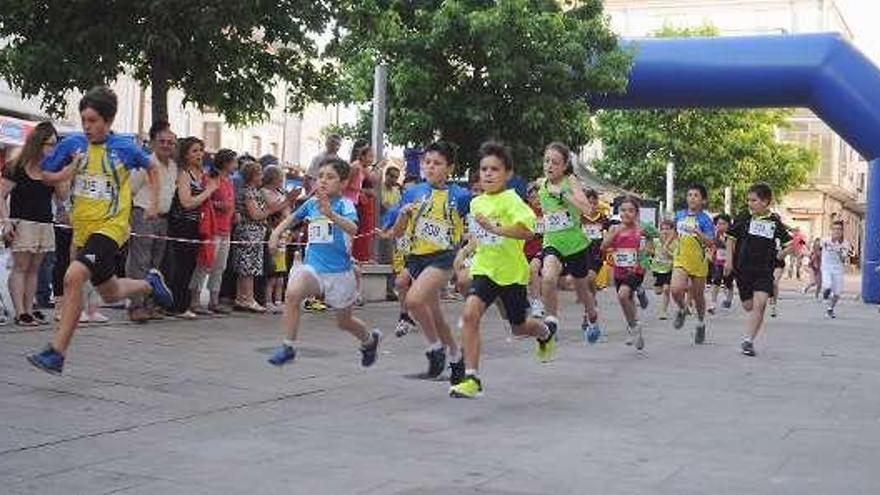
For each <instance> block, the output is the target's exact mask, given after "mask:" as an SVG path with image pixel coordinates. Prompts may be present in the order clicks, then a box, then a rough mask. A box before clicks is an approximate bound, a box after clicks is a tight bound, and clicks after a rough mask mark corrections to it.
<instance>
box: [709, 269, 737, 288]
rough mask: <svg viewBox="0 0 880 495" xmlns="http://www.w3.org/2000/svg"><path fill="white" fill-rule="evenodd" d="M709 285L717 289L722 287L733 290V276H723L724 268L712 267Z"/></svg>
mask: <svg viewBox="0 0 880 495" xmlns="http://www.w3.org/2000/svg"><path fill="white" fill-rule="evenodd" d="M709 277H710V278H709V283H710V284H712V285H715V286H718V287H721V286H722V285H723V286H724V288H726V289H732V288H733V274H730V275H728V276H726V277H725V276H724V266H721V265H712V271H711V272H710V276H709Z"/></svg>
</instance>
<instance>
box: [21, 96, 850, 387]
mask: <svg viewBox="0 0 880 495" xmlns="http://www.w3.org/2000/svg"><path fill="white" fill-rule="evenodd" d="M107 93H108V91H107V90H100V89H99V90H96V91H95V90H93V91H92V92H89V93H87V94H86V96H85V97H84V98H83V100H82V101H81V103H80V112H81V116H82V122H83V130H84V133H82V134H77V135H73V136H70V137H68V138H66V139H64V140H63V141H61V142H60V143H59V144H58V146H57V147H56V148H55V150H54V151H53V152H52V154H51V155H49V156H48V157H47V158H46V159H45V160H44V161H43V163H42V169H43V180H44V181H46V182H47V183H49V184H51V183H57V182H62V181H67V182H70V181H71V180H72V181H73V184H74V188H73V191H72V194H73V198H74V200H73V209H72V211H71V224H72V226H73V235H74V239H73V242H74V245H75V246H76V248H77V255H76V258H75V260H74V261H73V262H72V263H71V265H70V267H69V268H68V269H67V274H66V277H65V288H66V289H67V290H70V291H72V292H73V295H72V297H65V299H64V302H63V306H62V308H61V318H60V322H59V325H58V328H57V330H56V333H55V335H54V337H53V339H52V341H51V343H50V344H49V345H47V346H46V348H45V349H43V350H42V351H39V352H36V353H34V354H31V355H30V356H28V360H29V361H30V362H31V363H32V364H33V365H34V366H36V367H38V368H40V369H42V370H45V371H48V372H52V373H61V371H62V369H63V365H64V359H65V355H66V354H67V350H68V348H69V346H70V344H71V339H72V337H73V334H74V331H75V329H76V327H77V324H78V321H79V316H80V311H81V309H82V308H81V299H80V298H79V297H76V295H75V294H76V293H78V292H81V291H82V290H83V287H84V285H85V284H86V281H90V282H91V284H92V285H93V286H94V287H95V288H96V289H97V290H98V292H99V293H100V294H101V295H102V297H103V298H104V299H105V300H106V301H108V302H112V301H116V300H121V299H125V298H130V297H133V296H145V297H150V298H152V299H153V300H155V302H156V303H157V304H159V305H161V306H165V307H170V306H172V305H173V303H174V301H173V296H172V293H171V291H170V290H169V289H168V287H167V286H166V284H165V281H164V279H163V276H162V274H161V273H160V272H159V271H157V270H151V271H149V272H148V273H147V274H146V277H145V278H144V279H143V280H136V279H128V278H118V277H117V276H116V275H115V272H114V269H113V264H114V263H115V254H116V252H117V250H118V249H119V247H120V246H121V245H122V243H124V242H125V240H126V239H127V236H128V231H129V218H128V211H127V210H126V209H125V208H118V207H115V206H114V205H116V204H118V202H120V201H122V202H125V201H131V193H130V191H129V190H128V188H129V187H130V186H129V184H128V170H131V169H136V168H145V169H147V170H148V171H149V170H150V169H151V168H152V166H153V164H152V163H151V160H150V158H149V155H147V154H146V153H145V152H144V151H143V150H141V149H140V148H139V147H138V146H137V145H135V144H134V143H133V142H131V141H128V140H125V139H119V138H117V137H116V135H114V134H112V133H111V131H110V127H111V125H112V122H113V117H114V115H115V100H113V101H110V100H109V99H108V96H107ZM111 94H112V93H111ZM571 160H572V153H571V151H570V150H569V149H568V147H566V146H565V145H564V144H562V143H557V142H554V143H550V144H548V145H547V147H546V149H545V150H544V154H543V176H542V177H541V178H539V179H538V180H536V181H534V182H533V183H531V184H529V187H528V189H527V194H526V197H525V198H523V197H521V196H520V195H519V194H518V193H517V192H516V191H515V190H514V189H511V188H509V187H508V183H509V181H510V179H511V177H512V175H513V172H514V163H513V160H512V158H511V155H510V152H509V150H508V148H507V147H506V146H505V145H504V144H503V143H500V142H495V141H489V142H486V143H483V145H482V146H481V147H480V150H479V170H478V179H477V180H476V181H475V182H474V183H473V186H472V187H470V188H468V187H464V186H461V185H458V184H457V183H455V182H454V181H452V180H451V174H452V173H453V170H454V166H455V163H456V156H455V151H454V147H453V146H452V145H451V144H450V143H447V142H444V141H437V142H434V143H432V144H430V145H429V146H427V147H426V149H425V153H424V156H423V158H422V161H421V176H422V178H423V181H422V182H420V183H418V184H415V185H413V186H412V187H409V188H408V189H406V190H405V191H404V192H403V194H402V196H401V198H400V201H399V203H398V204H397V205H396V206H395V207H393V208H391V209H390V211H388V212H387V214H386V215H385V217H384V218H383V221H382V223H381V225H380V227H379V228H377V229H376V231H375V232H373V233H370V235H377V236H380V237H382V238H385V239H393V240H395V242H396V246H397V249H396V256H395V260H394V266H395V268H396V280H395V288H396V291H397V293H398V296H399V300H400V308H399V309H400V317H399V321H398V323H397V327H396V329H395V334H396V335H397V336H398V337H401V336H403V335H406V334H408V333H410V332H411V331H412V330H413V329H415V328H416V327H417V328H418V329H419V330H420V333H421V335H422V336H423V337H424V339H425V341H426V348H425V357H426V359H427V369H426V371H425V373H424V376H425V377H426V378H437V377H439V376H441V375H442V374H443V373H444V372H445V371H446V370H447V368H448V369H449V382H450V388H449V395H450V396H452V397H459V398H473V397H477V396H478V395H480V394H481V393H482V390H483V387H482V383H481V379H480V374H479V365H480V350H481V349H480V347H481V338H480V332H481V322H482V320H483V317H484V315H485V313H486V312H487V310H489V308H490V307H491V306H493V305H494V306H497V307H498V310H499V311H500V313H501V315H502V317H503V318H504V319H505V321H506V322H507V327H508V328H509V330H510V332H512V334H513V335H515V336H519V337H523V338H531V339H534V341H535V354H536V358H537V360H538V361H540V362H548V361H552V360H553V359H554V356H555V352H556V347H557V345H558V340H559V339H558V336H559V333H560V332H562V331H567V329H569V328H572V327H577V322H565V321H561V319H560V311H559V305H560V298H559V292H560V290H561V288H567V287H569V286H570V287H572V288H573V290H574V292H575V294H576V298H577V302H578V304H581V305H583V321H582V322H580V327H579V332H582V333H583V338H584V340H585V341H586V342H587V343H590V344H593V343H596V342H598V341H599V340H600V339H602V338H603V335H604V334H606V332H607V329H606V328H603V321H602V317H601V316H602V315H600V314H599V312H598V306H597V302H596V301H597V293H598V291H599V290H601V288H603V287H605V286H606V285H607V286H608V287H607V289H606V290H613V291H615V292H616V298H617V301H618V303H619V306H620V309H621V312H622V314H623V316H624V319H625V321H626V330H625V331H626V344H627V345H631V346H632V347H633V348H634V349H635V350H636V351H637V352H641V351H642V350H643V349H644V348H645V346H646V340H647V335H646V334H647V332H646V330H647V326H648V325H647V321H648V318H647V317H646V311H645V310H646V309H647V308H648V304H649V298H648V295H647V294H646V291H645V289H644V287H643V286H644V284H645V283H646V282H648V281H652V283H653V286H654V292H655V294H656V295H657V297H656V303H655V305H656V306H657V308H656V310H655V313H656V319H657V320H659V321H663V320H666V319H667V318H670V317H671V319H672V326H673V327H674V328H676V329H681V328H684V327H685V326H686V325H687V320H688V319H689V318H690V319H692V320H693V321H692V332H691V334H690V335H691V337H692V339H693V342H694V344H697V345H699V344H702V343H704V342H705V340H706V335H707V330H708V328H707V323H708V321H709V320H708V319H707V315H711V314H714V313H715V312H717V311H719V310H720V309H730V308H731V306H732V304H733V300H734V288H736V291H737V292H738V296H739V299H740V301H741V303H742V307H743V308H744V310H745V311H746V312H747V313H748V315H749V316H748V319H747V323H746V326H745V328H744V329H743V339H742V342H741V346H740V351H741V352H742V354H744V355H746V356H755V355H756V350H755V342H756V339H757V338H758V336H759V334H760V331H761V328H762V326H763V321H764V315H765V310H767V308H768V307H769V308H770V312H771V316H775V315H776V314H777V313H776V304H777V303H776V298H777V295H778V292H779V278H780V276H781V272H782V269H783V267H784V263H783V261H782V260H784V259H785V258H786V256H787V255H788V254H789V253H790V252H791V251H792V250H793V249H795V248H796V245H795V243H793V242H792V236H791V234H790V229H789V228H788V227H787V226H786V225H785V224H784V223H783V222H782V219H781V218H780V217H779V215H777V214H776V213H773V212H772V211H771V210H770V206H771V203H772V201H773V191H772V190H771V188H770V187H769V186H768V185H766V184H764V183H756V184H753V185H752V186H751V187H750V188H749V190H748V197H747V205H743V206H744V208H743V210H742V212H741V213H739V214H737V215H736V216H735V217H733V218H731V217H730V216H728V215H726V214H719V215H717V216H715V217H714V218H712V217H711V216H710V215H709V213H707V212H706V211H705V208H706V205H707V201H708V199H709V198H708V194H707V190H706V188H705V187H703V186H702V185H699V184H694V185H690V186H689V187H688V188H687V191H686V206H685V207H684V208H682V209H681V210H680V211H678V212H676V213H675V214H674V215H673V216H669V217H664V218H662V219H660V221H659V225H658V226H657V227H655V226H654V224H653V223H648V222H643V221H642V220H641V216H640V211H639V210H640V201H639V199H638V198H636V197H632V196H626V197H623V198H621V199H620V200H618V201H616V202H615V203H616V211H615V212H611V211H609V209H608V208H607V205H604V204H603V203H601V202H600V200H599V195H598V194H597V192H596V191H594V190H590V189H585V188H584V187H582V186H581V183H580V182H579V180H578V179H577V178H576V177H575V175H574V174H573V170H572V161H571ZM350 173H351V168H350V165H349V163H348V162H346V161H344V160H341V159H339V158H333V157H331V158H327V159H325V160H323V161H322V162H321V163H320V164H319V165H318V172H317V181H316V184H315V187H314V190H313V193H312V194H311V196H310V197H309V198H308V199H306V200H305V201H304V202H303V203H302V204H301V205H300V206H299V207H297V208H296V209H295V210H294V211H293V212H292V214H289V215H288V216H287V218H286V219H284V220H283V221H280V222H279V223H277V225H276V226H275V228H274V230H273V231H272V232H271V235H270V236H269V241H268V242H269V250H270V253H274V252H277V251H278V250H282V249H284V243H285V239H287V238H288V236H287V235H286V233H287V232H289V231H290V229H292V228H303V227H304V228H305V229H306V230H307V232H308V236H307V246H306V249H305V256H304V258H303V259H302V260H300V259H299V258H297V260H296V262H294V263H293V266H292V267H291V269H290V271H289V274H288V279H287V284H286V293H285V297H284V302H283V315H282V317H281V328H282V333H283V336H282V339H281V342H280V344H279V345H278V346H277V348H276V349H275V351H274V352H273V354H272V355H271V357H269V359H268V361H269V363H271V364H272V365H275V366H283V365H285V364H289V363H291V362H293V361H294V360H295V358H296V356H297V345H298V344H297V342H298V334H299V332H298V330H299V327H300V317H301V312H302V308H303V303H304V302H305V301H306V300H308V299H310V298H320V299H321V300H322V301H323V303H324V304H326V305H328V306H329V307H331V308H333V309H334V310H335V316H336V322H337V325H338V327H339V328H340V329H342V330H345V331H346V332H348V333H350V334H351V335H352V336H353V337H354V339H355V341H356V345H358V346H359V349H360V353H361V365H362V366H364V367H369V366H371V365H373V364H374V363H375V362H376V360H377V358H378V357H379V352H378V350H379V346H380V343H381V340H382V333H381V332H380V331H379V330H377V329H372V330H371V329H370V328H369V327H368V326H367V324H366V323H365V322H363V321H361V320H360V319H359V318H357V317H356V316H355V315H354V314H353V307H354V306H355V303H356V300H357V298H358V293H357V288H356V277H355V266H354V263H353V261H352V256H351V254H352V242H353V239H355V238H356V237H358V236H359V235H361V234H360V233H359V228H358V227H359V223H358V214H357V210H356V209H355V206H354V204H353V203H352V201H351V200H350V199H348V198H347V197H346V196H345V195H344V194H343V191H344V188H345V185H346V182H347V180H348V179H349V174H350ZM148 187H149V186H148ZM157 197H158V195H157V194H156V195H153V196H152V198H153V201H155V200H156V198H157ZM745 206H747V208H745ZM814 251H815V252H814V253H813V254H815V256H817V257H818V259H817V260H816V263H815V265H814V264H813V263H812V255H811V267H813V269H814V271H815V278H814V280H815V282H816V284H815V285H816V287H817V289H816V290H817V292H816V293H817V295H818V294H819V291H820V289H819V287H821V291H822V294H824V298H825V299H826V300H827V307H826V313H827V316H828V317H830V318H834V317H835V307H836V304H837V301H838V300H839V298H840V295H841V293H842V291H843V273H844V261H845V259H846V257H847V256H848V255H849V254H850V251H851V248H850V246H849V245H848V244H847V243H846V242H845V241H844V239H843V225H842V224H841V223H840V222H836V223H834V225H833V228H832V236H831V238H830V239H826V240H822V241H820V242H818V243H817V245H816V246H815V248H814ZM609 272H610V275H609ZM820 273H821V275H820ZM606 277H607V280H606ZM450 283H454V284H455V285H456V287H457V288H458V290H459V292H460V293H461V294H462V295H464V305H463V308H462V309H461V314H460V318H459V319H458V321H457V322H453V323H455V326H456V328H453V326H451V324H450V321H448V320H447V317H446V316H445V313H446V312H445V311H444V309H443V308H442V306H441V297H442V292H443V291H444V290H446V288H447V287H448V286H449V284H450ZM707 284H709V285H710V286H711V289H710V290H709V294H710V298H709V300H708V301H707V299H706V293H707V290H706V289H707ZM719 296H722V299H721V303H720V308H719V305H718V298H719Z"/></svg>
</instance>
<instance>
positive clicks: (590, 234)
mask: <svg viewBox="0 0 880 495" xmlns="http://www.w3.org/2000/svg"><path fill="white" fill-rule="evenodd" d="M583 230H584V235H585V236H587V239H594V240H595V239H601V238H602V226H601V225H600V224H596V223H585V224H584V226H583Z"/></svg>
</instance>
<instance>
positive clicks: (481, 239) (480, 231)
mask: <svg viewBox="0 0 880 495" xmlns="http://www.w3.org/2000/svg"><path fill="white" fill-rule="evenodd" d="M468 228H469V230H470V232H471V235H473V236H474V239H475V240H476V241H477V244H483V245H486V244H488V245H495V244H501V239H502V238H501V236H500V235H496V234H493V233H491V232H489V231H488V230H486V229H484V228H483V226H482V225H480V223H479V222H477V221H476V220H474V218H473V217H471V219H470V226H469V227H468Z"/></svg>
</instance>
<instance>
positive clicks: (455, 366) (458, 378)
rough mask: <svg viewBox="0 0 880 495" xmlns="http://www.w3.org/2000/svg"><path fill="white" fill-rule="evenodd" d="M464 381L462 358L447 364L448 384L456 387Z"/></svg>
mask: <svg viewBox="0 0 880 495" xmlns="http://www.w3.org/2000/svg"><path fill="white" fill-rule="evenodd" d="M462 380H464V357H462V358H461V359H459V360H458V361H456V362H454V363H449V384H450V385H452V386H455V385H458V384H459V383H461V382H462Z"/></svg>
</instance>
